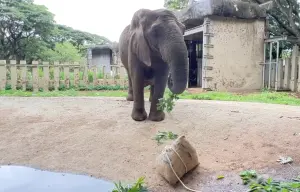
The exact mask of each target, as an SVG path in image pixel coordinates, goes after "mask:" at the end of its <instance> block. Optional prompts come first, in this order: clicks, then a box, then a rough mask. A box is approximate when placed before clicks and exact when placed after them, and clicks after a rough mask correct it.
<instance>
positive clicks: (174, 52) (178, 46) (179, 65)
mask: <svg viewBox="0 0 300 192" xmlns="http://www.w3.org/2000/svg"><path fill="white" fill-rule="evenodd" d="M180 39H181V40H182V41H180V42H176V43H174V44H173V43H172V45H171V46H170V48H169V49H168V55H169V56H170V57H169V59H168V63H169V66H170V74H169V78H168V88H169V89H170V91H171V92H172V93H173V94H181V93H183V92H184V90H185V89H186V86H187V75H188V53H187V48H186V45H185V42H184V40H183V37H182V38H180Z"/></svg>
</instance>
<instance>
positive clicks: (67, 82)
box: [63, 63, 70, 89]
mask: <svg viewBox="0 0 300 192" xmlns="http://www.w3.org/2000/svg"><path fill="white" fill-rule="evenodd" d="M63 66H64V74H65V86H66V88H67V89H69V87H70V69H69V68H70V67H69V63H65V64H64V65H63Z"/></svg>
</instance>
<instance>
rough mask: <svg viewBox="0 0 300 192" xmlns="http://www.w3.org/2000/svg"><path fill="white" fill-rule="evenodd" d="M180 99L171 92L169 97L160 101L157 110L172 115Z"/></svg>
mask: <svg viewBox="0 0 300 192" xmlns="http://www.w3.org/2000/svg"><path fill="white" fill-rule="evenodd" d="M178 99H179V97H178V95H176V94H173V93H171V92H169V94H168V97H166V98H161V99H159V100H158V101H159V102H158V104H157V109H158V110H160V111H164V110H166V111H167V112H168V113H170V112H171V111H172V110H173V108H174V106H175V101H176V100H178Z"/></svg>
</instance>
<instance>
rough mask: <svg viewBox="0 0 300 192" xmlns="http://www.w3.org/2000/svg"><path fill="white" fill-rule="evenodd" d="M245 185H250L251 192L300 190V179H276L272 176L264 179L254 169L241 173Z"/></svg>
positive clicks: (296, 191)
mask: <svg viewBox="0 0 300 192" xmlns="http://www.w3.org/2000/svg"><path fill="white" fill-rule="evenodd" d="M240 177H241V178H242V180H243V184H244V185H248V186H249V192H250V191H251V192H300V181H299V180H294V181H275V180H273V179H272V178H268V179H267V180H266V179H264V178H263V177H262V176H258V175H257V173H256V171H254V170H246V171H243V172H241V173H240Z"/></svg>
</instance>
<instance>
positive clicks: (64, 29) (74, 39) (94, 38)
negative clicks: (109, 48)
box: [53, 25, 111, 54]
mask: <svg viewBox="0 0 300 192" xmlns="http://www.w3.org/2000/svg"><path fill="white" fill-rule="evenodd" d="M53 34H54V35H53V39H54V41H55V42H70V43H72V44H73V45H74V46H75V47H77V49H79V50H80V52H81V53H82V54H85V52H86V46H87V45H91V44H100V45H101V44H106V43H111V41H110V40H109V39H107V38H106V37H103V36H99V35H96V34H91V33H88V32H84V31H80V30H75V29H73V28H71V27H68V26H65V25H56V28H55V30H54V33H53Z"/></svg>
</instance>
